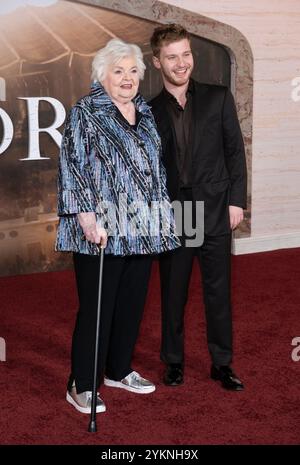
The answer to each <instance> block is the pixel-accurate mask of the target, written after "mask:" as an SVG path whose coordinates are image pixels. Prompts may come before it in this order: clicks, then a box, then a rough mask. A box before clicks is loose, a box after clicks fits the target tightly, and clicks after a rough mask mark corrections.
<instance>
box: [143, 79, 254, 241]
mask: <svg viewBox="0 0 300 465" xmlns="http://www.w3.org/2000/svg"><path fill="white" fill-rule="evenodd" d="M193 83H194V94H193V126H194V127H193V134H194V138H193V139H194V140H193V143H192V147H191V150H192V171H193V183H192V190H193V198H194V199H195V200H202V201H204V232H205V234H208V235H212V236H216V235H221V234H227V233H229V232H230V222H229V211H228V206H229V205H235V206H238V207H242V208H246V204H247V171H246V159H245V150H244V143H243V137H242V133H241V129H240V125H239V121H238V117H237V112H236V107H235V103H234V99H233V96H232V94H231V92H230V90H229V89H228V88H227V87H224V86H217V85H210V84H200V83H198V82H196V81H193ZM166 99H167V96H166V94H165V92H164V91H162V92H161V93H160V94H159V95H158V96H157V97H155V98H154V99H153V100H151V101H150V103H149V105H150V106H151V108H152V112H153V114H154V117H155V120H156V124H157V127H158V132H159V134H160V136H161V141H162V157H163V164H164V166H165V168H166V172H167V187H168V191H169V195H170V198H171V200H172V201H173V200H177V199H178V195H179V173H178V169H177V163H176V152H175V148H176V139H175V130H174V127H173V124H172V122H171V119H170V117H169V115H168V113H167V109H166V105H167V102H166Z"/></svg>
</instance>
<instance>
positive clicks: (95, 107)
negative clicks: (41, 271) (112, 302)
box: [55, 83, 180, 256]
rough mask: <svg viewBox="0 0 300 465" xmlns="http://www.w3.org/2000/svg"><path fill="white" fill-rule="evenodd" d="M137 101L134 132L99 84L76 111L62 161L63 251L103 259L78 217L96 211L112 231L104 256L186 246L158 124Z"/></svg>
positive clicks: (67, 130)
mask: <svg viewBox="0 0 300 465" xmlns="http://www.w3.org/2000/svg"><path fill="white" fill-rule="evenodd" d="M133 102H134V104H135V107H136V110H137V112H138V115H139V121H138V124H137V127H136V129H133V128H132V127H131V126H130V125H129V123H127V122H126V120H125V119H124V118H122V117H120V113H119V111H118V109H117V107H116V106H115V105H114V103H113V102H112V101H111V99H110V98H109V96H108V94H107V93H106V92H105V91H104V88H103V87H102V86H101V84H99V83H94V84H92V87H91V92H90V94H89V95H87V96H85V97H83V98H82V99H80V100H79V101H78V102H77V103H76V104H75V105H74V106H73V108H72V109H71V111H70V113H69V115H68V117H67V120H66V124H65V129H64V134H63V139H62V145H61V149H60V156H59V171H58V215H59V224H58V230H57V238H56V246H55V248H56V250H57V251H73V252H79V253H84V254H90V255H96V254H98V253H99V252H98V247H97V246H96V245H95V244H92V243H90V242H88V241H87V240H85V239H84V238H83V232H82V229H81V227H80V225H79V222H78V220H77V213H80V212H95V213H96V216H97V220H98V221H100V222H101V225H102V226H104V227H106V228H107V230H108V236H109V238H108V244H107V247H106V249H105V253H109V254H113V255H119V256H125V255H131V254H152V253H160V252H164V251H167V250H172V249H174V248H176V247H178V246H179V245H180V243H179V240H178V238H177V236H176V234H175V223H174V216H173V212H172V210H171V208H170V201H169V197H168V194H167V189H166V175H165V170H164V168H163V165H162V162H161V142H160V138H159V135H158V133H157V129H156V125H155V122H154V118H153V115H152V113H151V111H150V107H149V106H148V105H147V104H146V102H145V100H144V99H143V98H142V97H141V96H140V95H139V94H138V95H137V96H136V97H135V98H134V100H133ZM125 206H126V208H125ZM149 207H151V209H149ZM112 211H114V212H115V213H114V215H115V216H112V218H111V216H110V215H111V213H112ZM149 212H151V214H149ZM151 215H152V216H151ZM112 219H116V221H112ZM111 225H114V226H115V227H114V228H113V229H112V228H111ZM154 225H155V227H154Z"/></svg>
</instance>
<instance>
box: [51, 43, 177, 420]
mask: <svg viewBox="0 0 300 465" xmlns="http://www.w3.org/2000/svg"><path fill="white" fill-rule="evenodd" d="M144 69H145V65H144V63H143V57H142V52H141V50H140V48H139V47H137V46H136V45H133V44H127V43H124V42H123V41H121V40H119V39H113V40H111V41H109V42H108V43H107V45H106V46H105V47H104V48H103V49H101V50H100V51H99V52H98V53H97V54H96V56H95V58H94V60H93V64H92V79H93V84H92V87H91V92H90V94H89V95H88V96H86V97H83V98H82V99H80V100H79V101H78V102H77V103H76V104H75V105H74V107H73V108H72V109H71V111H70V114H69V116H68V119H67V121H66V125H65V131H64V135H63V141H62V146H61V151H60V162H59V177H58V214H59V217H60V220H59V226H58V232H57V241H56V250H58V251H71V252H73V258H74V269H75V275H76V283H77V290H78V297H79V310H78V313H77V319H76V324H75V329H74V333H73V340H72V357H71V358H72V360H71V374H70V378H69V382H68V386H67V401H68V402H69V403H70V404H72V405H73V406H74V407H75V408H76V409H77V410H78V411H80V412H82V413H90V411H91V391H92V385H93V360H94V357H93V353H94V347H95V326H96V312H97V295H98V279H99V244H100V245H101V246H102V247H105V260H104V276H103V285H102V286H103V287H102V307H101V328H100V352H99V360H100V361H99V366H98V367H97V368H98V378H99V385H100V382H101V380H102V376H103V375H105V376H104V384H105V385H106V386H111V387H116V388H123V389H126V390H128V391H131V392H135V393H141V394H147V393H150V392H153V391H154V390H155V386H154V384H153V383H152V382H150V381H148V380H146V379H144V378H143V377H142V376H141V375H140V374H139V373H137V372H136V371H133V369H132V367H131V359H132V354H133V351H134V346H135V343H136V339H137V335H138V329H139V324H140V321H141V317H142V312H143V307H144V302H145V297H146V292H147V285H148V280H149V275H150V269H151V261H152V259H151V257H152V256H153V254H157V253H160V252H165V251H168V250H172V249H174V248H176V247H178V246H179V241H178V238H177V237H176V235H175V233H174V218H173V215H172V210H171V206H170V203H169V198H168V196H167V191H166V179H165V172H164V170H163V167H162V164H161V160H160V156H161V146H160V139H159V136H158V133H157V130H156V126H155V123H154V119H153V116H152V114H151V111H150V108H149V107H148V105H147V104H146V103H145V101H144V100H143V98H142V97H141V96H140V95H139V94H138V87H139V80H140V79H142V78H143V74H144ZM96 411H97V412H103V411H105V405H104V402H103V401H102V399H101V398H100V396H99V394H98V398H97V407H96Z"/></svg>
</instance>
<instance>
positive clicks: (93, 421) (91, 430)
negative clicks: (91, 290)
mask: <svg viewBox="0 0 300 465" xmlns="http://www.w3.org/2000/svg"><path fill="white" fill-rule="evenodd" d="M99 247H100V245H99ZM103 260H104V247H100V265H99V285H98V306H97V321H96V344H95V358H94V382H93V391H92V406H91V417H90V423H89V427H88V432H89V433H96V432H97V422H96V401H97V371H98V370H97V369H98V351H99V332H100V315H101V294H102V276H103Z"/></svg>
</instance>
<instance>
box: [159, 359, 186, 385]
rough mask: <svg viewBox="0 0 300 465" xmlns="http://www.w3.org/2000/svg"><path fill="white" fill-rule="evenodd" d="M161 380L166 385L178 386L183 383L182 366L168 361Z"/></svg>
mask: <svg viewBox="0 0 300 465" xmlns="http://www.w3.org/2000/svg"><path fill="white" fill-rule="evenodd" d="M163 382H164V384H165V385H166V386H179V385H180V384H182V383H183V366H182V364H181V363H170V364H169V365H167V369H166V371H165V374H164V379H163Z"/></svg>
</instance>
